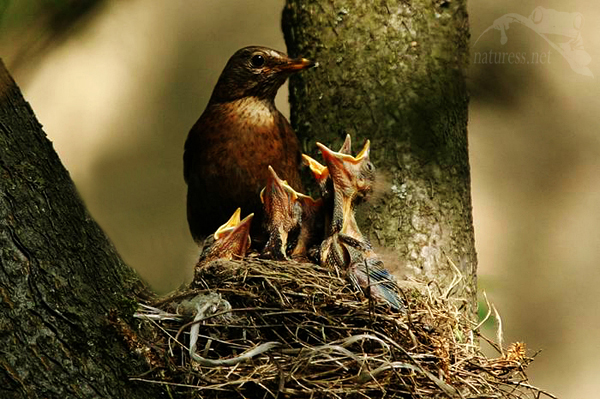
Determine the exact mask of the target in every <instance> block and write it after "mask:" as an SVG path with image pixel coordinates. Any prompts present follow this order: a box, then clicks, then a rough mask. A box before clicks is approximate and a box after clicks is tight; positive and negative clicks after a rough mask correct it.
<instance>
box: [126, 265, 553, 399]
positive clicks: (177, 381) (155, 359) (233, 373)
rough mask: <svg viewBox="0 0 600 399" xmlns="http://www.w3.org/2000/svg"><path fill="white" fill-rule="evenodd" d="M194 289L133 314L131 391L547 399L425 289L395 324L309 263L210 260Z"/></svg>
mask: <svg viewBox="0 0 600 399" xmlns="http://www.w3.org/2000/svg"><path fill="white" fill-rule="evenodd" d="M198 277H199V278H198ZM194 284H195V287H196V288H193V289H187V290H184V291H180V292H177V293H175V294H173V295H171V296H169V297H167V298H163V299H161V300H159V301H157V302H154V303H152V304H143V305H140V309H139V311H138V313H137V314H136V317H137V318H138V319H139V322H140V324H141V326H140V330H139V333H138V340H137V341H136V342H137V344H136V345H137V349H138V351H140V352H141V353H143V354H144V356H145V358H146V360H147V362H148V363H149V365H150V370H149V371H148V372H147V373H146V374H145V375H143V376H139V377H135V378H132V379H133V380H136V381H144V382H149V383H158V384H164V385H165V386H166V387H167V388H168V389H169V391H170V392H171V393H178V394H181V395H183V396H185V397H202V398H229V397H244V398H263V397H265V398H268V397H293V398H304V397H306V398H330V397H331V398H341V397H344V398H350V397H351V398H354V397H356V398H378V397H387V398H438V397H440V398H442V397H443V398H447V397H450V398H529V397H532V398H533V397H535V398H538V397H540V395H541V394H546V393H545V392H542V391H540V390H539V389H537V388H535V387H533V386H531V385H530V384H528V382H527V377H526V375H525V368H526V367H527V365H528V364H529V363H530V361H531V360H532V358H530V357H527V355H526V353H525V348H524V344H519V343H517V344H513V345H511V346H510V347H509V348H508V349H502V348H501V347H499V346H497V345H494V344H493V343H492V345H493V346H495V347H496V348H497V350H498V351H499V353H498V357H497V358H488V357H486V356H484V355H483V354H482V352H481V350H480V348H479V344H478V343H479V341H480V338H482V337H481V335H480V333H479V327H480V325H476V324H474V323H473V322H472V321H471V320H470V319H469V318H468V317H467V316H465V315H464V312H462V311H461V308H460V307H461V303H460V302H457V301H455V300H452V299H449V298H448V292H450V291H448V290H447V291H446V292H442V291H441V290H440V289H439V287H437V286H436V285H435V284H433V283H432V284H429V285H423V286H422V288H421V289H418V290H417V289H414V288H411V289H404V292H403V294H402V296H403V298H404V301H405V304H406V311H405V312H403V313H398V312H395V311H393V310H391V309H390V308H389V307H386V306H384V305H381V304H378V303H375V302H373V301H370V300H369V299H365V298H364V295H362V293H360V292H354V291H353V289H352V288H351V286H349V284H348V283H347V280H346V278H345V277H344V276H341V275H339V273H337V272H336V271H335V270H331V269H328V268H323V267H320V266H318V265H315V264H309V263H298V262H292V261H288V262H278V261H267V260H260V259H249V260H246V261H223V260H217V261H213V262H210V263H209V264H207V265H206V266H204V268H203V269H202V270H201V272H200V273H199V274H198V275H197V277H196V279H195V281H194ZM483 339H486V338H483ZM486 340H487V339H486ZM488 341H489V340H488ZM490 342H491V341H490ZM190 347H191V350H190ZM546 395H547V396H548V397H553V396H552V395H550V394H546Z"/></svg>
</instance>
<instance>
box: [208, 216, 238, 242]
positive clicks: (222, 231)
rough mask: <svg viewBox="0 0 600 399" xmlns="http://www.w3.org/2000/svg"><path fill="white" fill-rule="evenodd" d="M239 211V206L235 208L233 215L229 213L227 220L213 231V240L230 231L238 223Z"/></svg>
mask: <svg viewBox="0 0 600 399" xmlns="http://www.w3.org/2000/svg"><path fill="white" fill-rule="evenodd" d="M241 212H242V209H241V208H238V209H236V210H235V212H233V215H231V217H230V218H229V220H228V221H227V222H225V224H223V225H222V226H221V227H219V228H218V229H217V231H215V234H214V238H215V240H218V239H219V238H221V237H223V236H224V235H225V233H227V232H229V231H231V230H232V229H233V228H234V227H236V226H237V225H239V224H240V213H241Z"/></svg>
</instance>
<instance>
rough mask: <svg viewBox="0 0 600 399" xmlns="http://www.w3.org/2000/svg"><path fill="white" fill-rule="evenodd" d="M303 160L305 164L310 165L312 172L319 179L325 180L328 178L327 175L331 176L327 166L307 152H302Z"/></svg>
mask: <svg viewBox="0 0 600 399" xmlns="http://www.w3.org/2000/svg"><path fill="white" fill-rule="evenodd" d="M302 160H303V161H304V164H305V165H306V166H308V167H309V169H310V171H311V172H312V174H313V176H314V177H315V179H316V180H317V181H323V180H325V179H327V176H329V172H328V171H327V166H323V165H321V164H320V163H319V162H318V161H316V160H314V159H313V158H311V157H309V156H308V155H306V154H302Z"/></svg>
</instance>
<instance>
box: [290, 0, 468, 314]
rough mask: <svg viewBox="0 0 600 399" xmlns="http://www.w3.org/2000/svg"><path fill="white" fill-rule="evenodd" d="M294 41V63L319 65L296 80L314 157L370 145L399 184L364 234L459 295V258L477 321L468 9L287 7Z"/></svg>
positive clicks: (296, 98) (340, 0)
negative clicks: (346, 141)
mask: <svg viewBox="0 0 600 399" xmlns="http://www.w3.org/2000/svg"><path fill="white" fill-rule="evenodd" d="M283 31H284V34H285V39H286V42H287V46H288V51H289V53H290V54H291V55H294V56H295V55H302V56H304V57H309V58H312V59H314V60H316V61H318V62H319V64H320V68H317V69H316V70H314V71H313V72H312V73H303V74H298V76H294V77H292V79H291V82H290V102H291V106H292V116H291V119H292V124H293V125H294V127H295V128H296V131H297V132H298V134H299V136H300V138H301V140H302V142H303V145H304V150H305V151H307V152H309V153H311V154H313V155H316V151H315V146H314V142H315V141H321V142H323V143H326V144H327V145H331V146H332V147H333V148H337V147H339V145H340V144H341V140H342V137H343V136H344V135H345V134H346V133H350V134H351V135H352V137H353V140H354V142H355V143H356V144H355V145H354V147H355V149H354V150H355V151H357V150H358V149H357V147H358V146H362V143H363V142H364V140H365V139H367V138H368V139H371V142H372V143H371V144H372V153H371V159H372V161H373V163H374V164H375V166H376V167H377V168H378V169H379V170H381V171H384V172H385V174H387V175H388V178H389V183H390V184H389V185H388V189H387V190H386V191H385V192H384V194H383V195H382V197H381V198H379V199H378V200H377V201H373V203H372V206H371V207H369V209H368V210H367V211H366V212H365V213H364V218H363V220H362V227H363V229H364V230H365V231H366V232H368V233H369V236H370V237H371V240H372V241H373V243H374V244H375V245H380V246H384V247H387V248H388V249H392V250H393V251H394V252H395V255H394V256H395V258H396V261H397V262H398V264H401V266H400V267H399V269H400V272H401V273H404V274H406V275H408V276H415V277H417V278H421V279H425V280H435V281H437V282H438V283H439V285H441V286H442V287H448V286H449V285H450V284H451V281H452V279H453V277H455V276H456V272H455V270H453V267H452V266H451V264H450V262H449V261H448V259H451V260H452V262H453V263H454V264H455V265H456V266H457V267H458V269H459V270H460V272H461V274H462V281H461V283H460V284H459V285H458V287H457V288H458V289H457V290H456V291H455V292H454V293H453V295H454V297H456V298H466V299H467V301H468V304H469V311H470V312H472V314H473V315H474V314H475V311H476V262H477V261H476V254H475V248H474V238H473V237H474V236H473V224H472V213H471V196H470V176H469V163H468V153H467V129H466V127H467V104H468V95H467V91H466V85H465V75H464V73H465V68H466V66H467V62H468V47H467V44H468V38H469V32H468V22H467V12H466V5H465V1H464V0H460V1H456V0H447V1H446V0H437V1H431V0H417V1H411V2H408V1H397V0H396V1H395V0H390V1H377V2H370V1H361V0H316V1H305V0H287V4H286V8H285V10H284V15H283ZM391 266H393V265H391Z"/></svg>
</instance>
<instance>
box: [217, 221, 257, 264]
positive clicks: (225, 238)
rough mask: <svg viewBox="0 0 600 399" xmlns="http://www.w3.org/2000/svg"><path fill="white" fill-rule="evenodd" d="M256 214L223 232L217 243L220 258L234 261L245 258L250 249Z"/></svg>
mask: <svg viewBox="0 0 600 399" xmlns="http://www.w3.org/2000/svg"><path fill="white" fill-rule="evenodd" d="M253 217H254V214H253V213H251V214H249V215H248V216H246V217H245V218H244V219H243V220H241V221H240V222H239V223H238V224H237V225H235V226H233V227H229V228H228V229H227V230H226V231H224V232H222V234H221V235H220V237H219V240H218V241H217V242H216V245H218V248H219V257H220V258H224V259H234V258H236V257H240V258H241V257H244V256H245V255H246V251H248V248H250V225H251V224H252V218H253Z"/></svg>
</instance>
